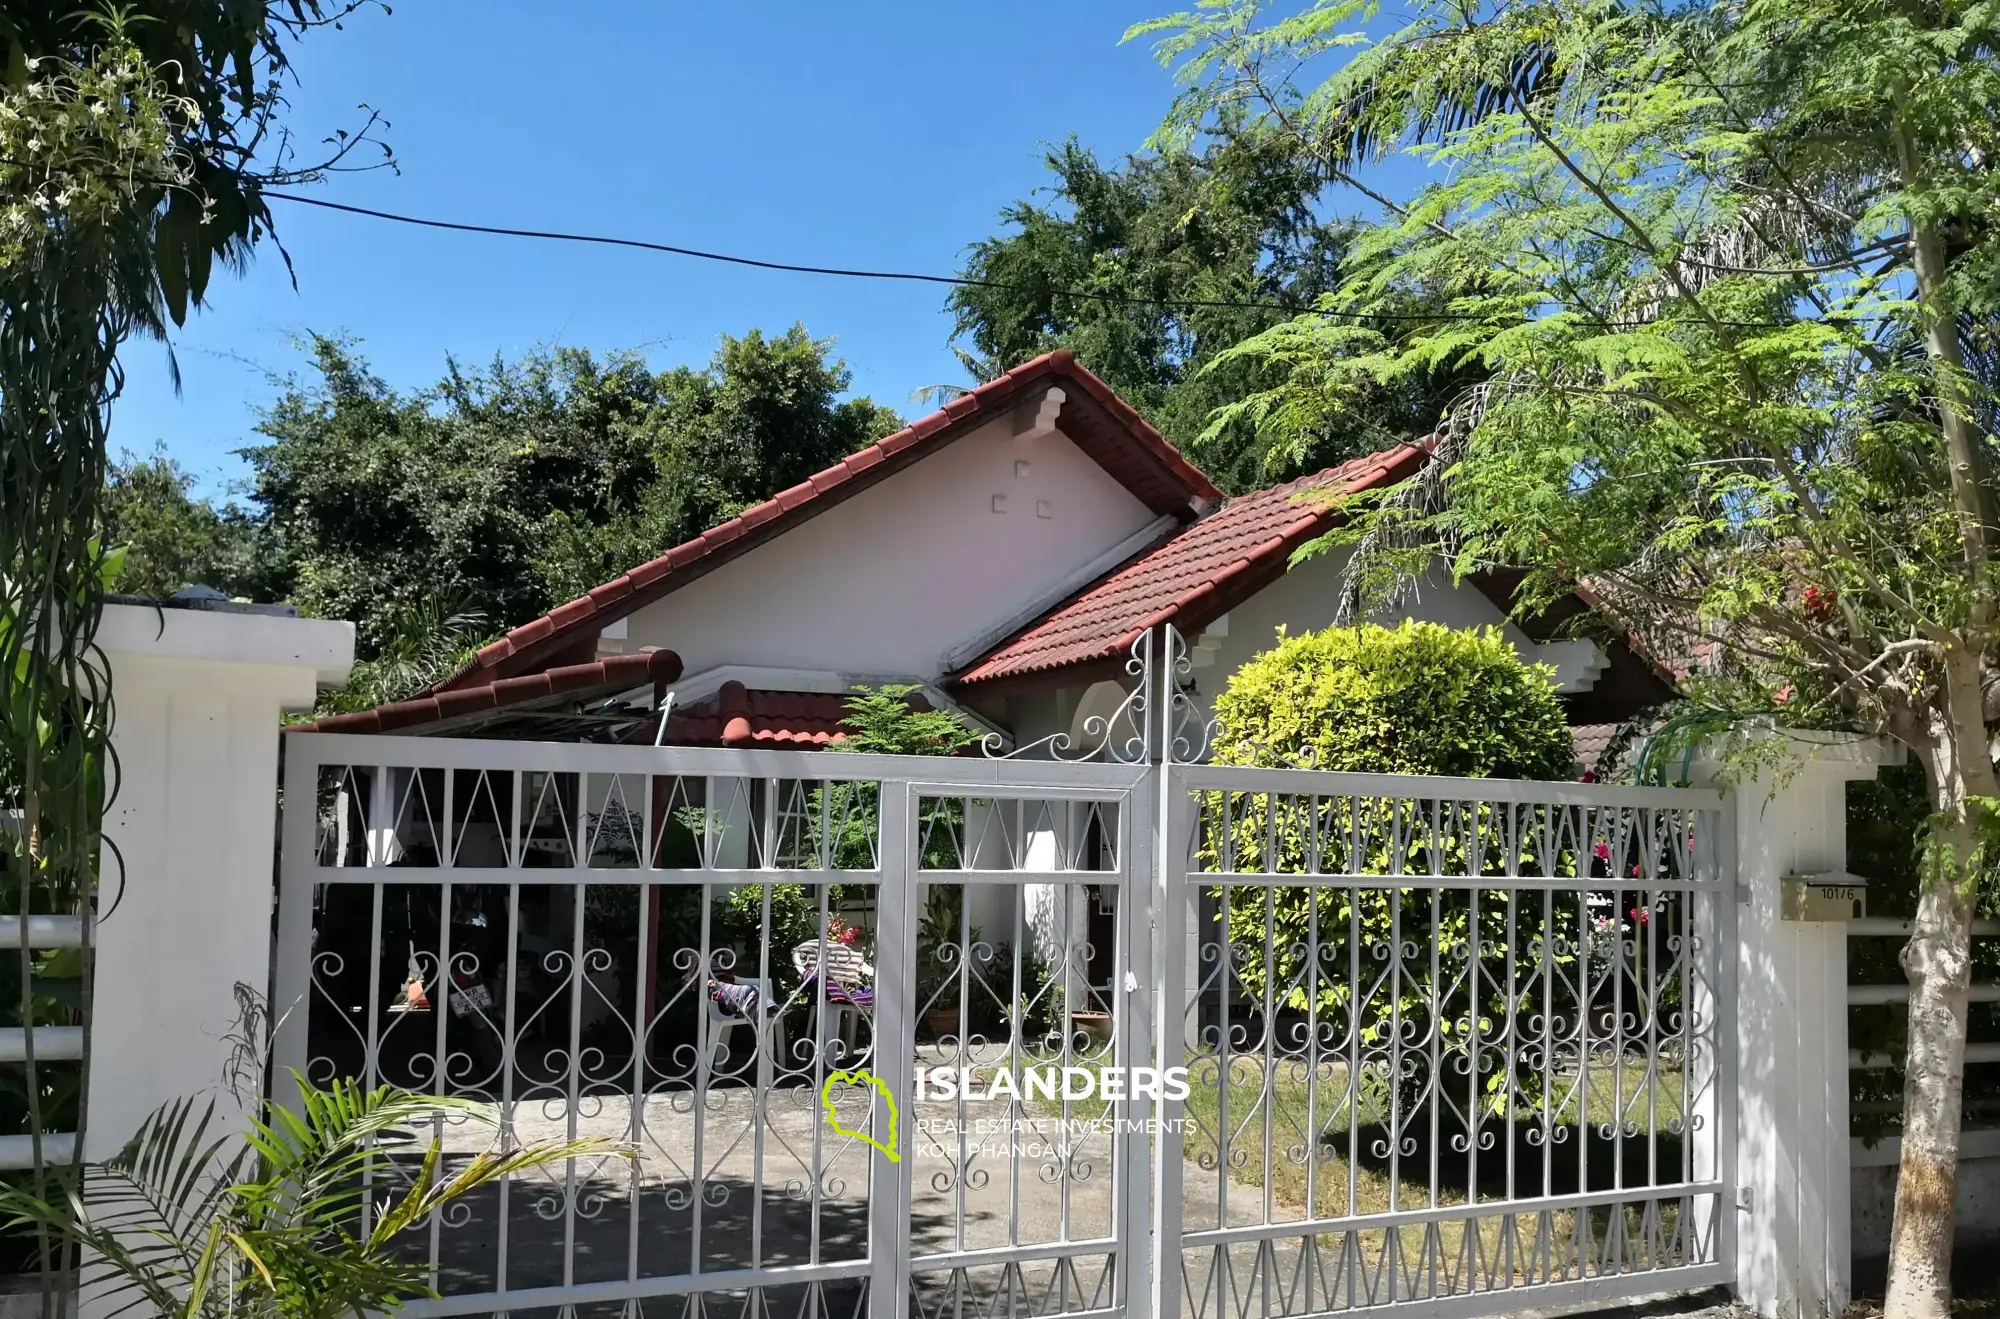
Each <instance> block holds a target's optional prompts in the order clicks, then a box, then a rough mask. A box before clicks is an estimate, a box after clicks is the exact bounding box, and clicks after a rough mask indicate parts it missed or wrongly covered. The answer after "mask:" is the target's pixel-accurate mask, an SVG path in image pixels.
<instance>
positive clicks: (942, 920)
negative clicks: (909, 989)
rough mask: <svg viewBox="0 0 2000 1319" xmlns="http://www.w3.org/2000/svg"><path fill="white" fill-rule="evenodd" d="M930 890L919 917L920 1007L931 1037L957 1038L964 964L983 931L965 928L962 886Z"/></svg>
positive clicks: (961, 1019) (935, 886)
mask: <svg viewBox="0 0 2000 1319" xmlns="http://www.w3.org/2000/svg"><path fill="white" fill-rule="evenodd" d="M929 887H930V891H929V893H928V895H927V896H926V897H925V900H924V906H923V910H922V911H921V912H920V913H919V914H918V916H917V974H916V982H917V1006H918V1008H919V1010H920V1011H922V1013H923V1018H924V1025H925V1027H926V1028H927V1029H929V1031H930V1032H931V1034H933V1035H936V1036H940V1037H943V1036H955V1035H957V1034H959V1032H960V1030H961V1028H962V1027H963V1025H964V1021H965V1014H964V1012H963V1007H964V1004H963V1003H962V1001H961V999H960V991H959V977H960V971H961V969H962V968H961V965H960V963H961V962H962V960H963V959H964V957H965V956H966V955H967V953H968V952H969V950H970V949H971V948H972V946H973V945H975V944H977V943H978V942H979V927H978V926H976V925H975V926H971V927H969V928H968V927H967V926H966V925H965V889H964V887H963V886H962V885H958V884H932V885H930V886H929ZM961 936H962V937H963V943H961V942H960V939H961Z"/></svg>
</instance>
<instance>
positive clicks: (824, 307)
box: [112, 0, 1173, 492]
mask: <svg viewBox="0 0 2000 1319" xmlns="http://www.w3.org/2000/svg"><path fill="white" fill-rule="evenodd" d="M1172 7H1173V6H1172V5H1171V4H1170V3H1167V2H1166V0H1082V2H1079V0H1068V3H1062V2H1060V0H1007V2H1006V3H1004V4H1002V3H992V2H990V0H989V2H988V3H980V4H971V3H965V2H964V0H930V3H913V2H910V0H897V2H896V3H886V2H885V3H862V4H859V5H845V6H838V5H825V4H804V3H794V2H793V0H776V2H772V3H764V4H756V5H752V4H745V3H710V4H704V5H695V4H686V3H661V2H658V0H656V2H655V3H640V2H638V0H617V2H613V0H587V2H586V3H578V4H551V3H548V0H539V2H538V3H527V2H526V0H483V2H481V3H474V2H473V0H403V2H402V3H397V4H396V5H395V12H394V13H393V15H389V16H384V15H382V14H380V13H364V14H361V15H358V16H356V17H355V18H354V19H352V20H350V21H349V23H348V25H347V29H346V30H345V31H341V32H331V31H329V32H321V33H317V34H314V35H313V36H312V37H311V38H310V39H309V40H308V41H307V42H306V43H305V45H304V46H303V47H302V48H301V49H300V51H299V54H298V59H297V65H298V75H299V86H298V88H297V90H296V93H295V95H294V97H293V108H292V111H291V115H290V121H291V123H292V125H293V126H294V128H295V130H296V131H298V132H299V133H300V134H301V136H302V137H305V138H306V139H307V140H316V139H317V138H318V137H319V136H320V135H322V134H324V133H327V132H330V131H331V130H333V129H334V128H336V127H341V126H350V127H351V126H352V125H354V124H355V123H356V122H358V119H359V117H360V116H359V112H357V111H356V110H355V109H354V107H355V106H356V105H357V104H358V103H360V102H363V101H366V102H368V103H369V104H370V105H373V106H375V107H377V108H379V109H380V110H381V111H382V112H383V113H384V114H385V115H387V116H388V118H389V120H390V123H391V127H390V128H389V130H388V131H387V133H386V137H387V138H388V140H389V141H390V143H391V144H392V145H393V147H394V149H395V152H396V156H397V159H398V163H399V165H400V167H401V172H400V174H396V173H391V172H389V171H386V170H383V171H378V172H375V173H368V174H358V175H345V176H341V177H338V178H336V179H334V180H332V181H331V182H329V183H328V184H325V185H323V186H321V187H320V188H318V189H317V195H319V196H323V197H326V198H329V199H331V200H337V201H346V202H351V203H354V204H357V205H363V206H374V207H378V208H382V209H387V210H396V211H403V212H407V213H411V214H416V215H423V216H430V217H436V218H440V219H454V220H468V221H473V222H479V223H489V224H503V225H514V226H520V227H525V228H557V229H570V230H583V231H588V232H599V233H608V234H616V235H620V236H630V237H639V238H648V239H653V240H655V241H662V242H670V243H675V244H681V245H687V246H692V247H701V248H711V249H719V250H724V251H729V252H737V253H743V254H746V255H753V256H761V257H770V258H776V259H779V260H792V261H799V262H806V263H813V264H833V265H849V266H874V267H890V268H897V269H908V270H921V271H935V272H940V273H951V272H953V271H955V270H956V269H957V268H958V265H959V262H960V260H961V254H962V250H963V248H964V247H965V245H966V244H967V243H969V242H972V241H974V240H976V239H978V238H981V237H984V236H986V235H988V234H990V233H992V232H994V230H995V226H996V216H997V213H998V211H999V210H1000V208H1001V207H1002V206H1004V205H1006V204H1007V203H1008V202H1010V201H1013V200H1015V199H1017V198H1019V197H1022V196H1024V195H1026V194H1027V193H1028V192H1029V191H1030V190H1031V189H1033V188H1036V187H1039V186H1041V185H1042V184H1043V183H1044V182H1045V181H1046V175H1045V172H1044V170H1043V169H1042V165H1041V159H1042V152H1043V148H1044V145H1045V144H1048V143H1054V142H1057V141H1060V140H1061V139H1062V138H1064V137H1066V136H1068V135H1070V134H1072V133H1074V134H1075V135H1077V136H1078V137H1079V138H1081V139H1082V140H1083V141H1084V142H1085V143H1087V144H1089V145H1091V146H1093V147H1096V148H1097V149H1098V150H1099V151H1100V152H1102V153H1104V154H1106V155H1107V156H1111V155H1116V154H1119V153H1123V152H1126V151H1132V150H1137V149H1138V148H1139V147H1140V146H1141V144H1142V143H1143V142H1144V140H1145V138H1146V136H1147V134H1148V133H1149V132H1150V131H1151V130H1152V128H1153V127H1154V125H1155V124H1156V123H1157V122H1158V120H1159V117H1160V115H1161V113H1162V112H1163V111H1164V109H1165V108H1166V105H1167V102H1168V100H1169V98H1170V97H1171V95H1172V90H1173V88H1172V83H1171V81H1170V79H1169V78H1168V76H1167V75H1166V73H1165V72H1164V71H1162V70H1161V69H1160V68H1159V66H1158V65H1157V64H1155V63H1154V62H1153V59H1152V56H1151V53H1150V51H1149V50H1148V49H1146V48H1145V47H1144V46H1143V45H1140V44H1136V43H1135V44H1133V45H1126V46H1121V45H1120V44H1119V37H1120V35H1121V34H1122V33H1123V32H1124V30H1125V28H1126V27H1127V25H1128V24H1130V23H1132V22H1133V21H1136V20H1138V19H1142V18H1147V17H1151V16H1153V15H1155V14H1157V13H1160V12H1163V11H1165V10H1167V9H1169V8H1172ZM280 205H282V204H281V203H274V207H277V206H280ZM279 220H280V223H281V225H282V226H283V228H282V236H283V240H284V243H285V246H286V248H287V249H288V250H289V251H290V252H291V255H292V259H293V262H294V264H295V266H296V269H297V279H298V287H297V289H296V290H294V289H293V287H292V283H291V280H290V278H289V277H288V276H287V273H286V270H285V267H284V263H283V262H282V261H281V260H280V259H279V257H278V254H277V252H276V251H275V250H273V249H270V248H266V249H264V250H262V251H261V252H260V253H259V255H258V258H257V260H256V262H255V264H254V266H253V268H252V270H251V272H250V273H249V274H248V275H247V276H245V277H243V278H241V279H238V278H234V277H231V276H227V275H219V276H218V278H217V282H216V283H215V284H214V285H213V286H212V287H211V290H210V292H211V299H212V306H211V307H210V309H208V310H206V311H204V312H202V313H200V314H199V315H197V316H196V317H194V318H192V319H191V321H190V323H189V324H188V326H187V327H186V328H185V329H184V330H183V331H181V332H180V333H179V334H178V335H176V336H175V339H174V344H173V348H174V352H175V354H176V357H177V360H178V361H179V363H180V368H181V372H182V377H183V387H182V391H181V393H180V395H179V396H178V397H177V396H176V395H175V393H174V391H173V388H172V386H171V383H170V380H169V376H168V371H167V359H166V355H165V352H164V350H163V349H162V347H161V346H160V345H158V344H153V343H139V344H134V345H132V346H130V347H129V348H128V349H127V350H126V353H125V366H126V370H127V373H128V379H127V386H126V391H125V395H124V397H123V399H122V400H121V401H120V402H119V404H118V407H117V410H116V413H115V415H114V418H113V429H112V447H113V449H114V450H118V449H128V450H133V451H137V452H145V451H148V450H150V449H151V448H152V447H153V445H154V443H155V441H162V442H164V443H165V445H166V447H167V449H168V450H169V451H170V452H171V453H173V454H174V455H175V456H176V457H178V458H179V459H180V460H181V461H182V462H183V463H184V464H186V465H187V466H188V467H190V468H191V469H193V470H194V471H196V472H197V473H198V474H199V475H200V477H201V479H202V483H203V487H204V488H205V489H206V490H208V491H210V492H219V491H220V490H221V489H222V487H223V486H224V484H225V483H226V482H227V481H229V480H231V479H235V478H238V477H240V476H242V475H243V473H244V470H245V469H244V467H243V465H242V463H241V461H240V460H238V459H236V458H234V457H232V456H231V453H230V451H231V450H233V449H236V448H239V447H241V446H242V445H244V444H246V443H249V442H251V441H252V440H253V439H254V438H255V437H254V436H253V435H252V433H251V430H250V428H251V426H252V425H253V424H254V420H255V418H254V411H255V408H256V407H257V406H258V405H259V404H261V403H264V402H267V401H268V400H269V399H270V398H271V397H272V396H273V392H274V391H273V387H272V384H271V383H270V378H269V377H270V375H271V374H273V373H276V374H280V375H282V374H284V373H287V372H290V371H295V370H297V369H299V368H300V366H301V365H302V359H301V357H300V355H299V353H298V351H297V349H296V347H295V340H296V338H297V336H298V335H300V334H301V333H303V332H305V331H308V330H311V331H315V332H320V333H339V334H347V335H352V336H355V337H358V338H359V339H360V340H361V341H362V351H363V353H364V354H365V355H366V356H367V357H368V358H369V360H370V362H371V364H372V365H373V367H374V369H375V371H376V372H377V374H379V375H381V376H382V377H384V378H385V379H387V380H388V381H389V382H390V383H392V384H394V385H397V386H400V387H406V388H415V387H420V386H423V385H426V384H428V383H430V382H432V381H434V380H435V379H437V377H438V376H439V374H440V373H441V371H442V368H443V366H444V360H445V356H446V354H448V353H449V354H455V355H457V356H458V357H460V358H461V359H465V360H470V361H475V362H484V361H486V360H488V359H490V358H491V357H492V355H493V354H494V353H495V352H496V351H497V352H501V353H505V354H507V355H509V356H513V355H517V354H519V353H521V352H522V351H524V350H526V349H528V348H531V347H533V346H535V345H537V344H545V343H550V342H557V341H560V342H563V343H569V344H576V345H579V346H583V347H588V348H592V349H600V350H608V349H617V348H633V347H638V348H643V349H644V351H646V352H647V354H648V355H649V356H650V357H651V358H652V359H653V361H654V362H655V364H656V365H662V366H664V365H672V364H674V363H679V362H702V361H706V360H707V358H708V357H709V355H710V354H711V353H712V351H713V350H714V348H715V345H716V341H717V336H718V335H721V334H724V333H741V332H743V331H745V330H748V329H750V328H752V327H762V328H766V329H772V330H782V329H784V328H785V327H787V326H789V325H791V324H792V323H793V322H794V321H803V322H804V323H805V324H806V326H807V327H808V328H809V329H810V330H811V331H812V332H813V333H814V334H815V335H821V336H829V335H830V336H835V337H837V339H838V341H839V352H840V353H841V354H842V355H843V356H845V357H846V359H847V361H848V364H849V366H850V367H851V368H852V370H853V372H854V380H855V387H856V389H857V390H858V391H861V392H866V393H869V394H872V395H874V396H875V398H876V399H878V400H879V401H882V402H885V403H888V404H890V405H891V406H894V407H897V408H899V409H901V410H903V411H905V412H906V413H908V412H911V411H913V410H914V409H913V407H912V405H911V404H910V403H909V401H908V397H907V396H908V394H909V392H910V390H912V389H913V388H915V387H917V386H920V385H924V384H929V383H933V382H936V381H939V380H954V381H955V380H959V379H961V378H962V374H961V372H960V371H959V369H958V367H957V364H956V362H955V361H954V359H953V358H952V356H951V354H950V353H949V351H948V349H947V347H946V343H947V338H948V335H949V331H950V318H949V317H948V316H946V315H945V313H944V312H943V310H942V305H943V296H942V294H943V290H941V289H939V288H937V287H934V286H933V287H926V286H908V285H899V284H882V283H873V282H863V281H857V280H842V279H829V278H822V277H813V276H804V275H785V274H775V273H765V272H759V271H751V270H744V269H741V268H734V267H728V266H720V265H714V264H710V263H704V262H696V261H690V260H685V259H680V258H674V257H667V256H659V255H652V254H646V253H639V252H632V251H616V250H604V249H591V248H585V247H577V246H571V245H558V244H552V243H537V242H529V241H524V240H519V239H506V238H489V237H481V236H473V235H464V234H448V233H433V232H427V231H423V230H417V229H413V228H410V227H408V226H398V225H391V224H387V223H384V222H381V221H376V220H369V219H364V218H360V217H354V216H344V215H338V214H334V213H328V212H322V211H317V210H311V209H308V208H303V207H295V206H294V207H284V208H283V209H282V210H281V211H280V212H279Z"/></svg>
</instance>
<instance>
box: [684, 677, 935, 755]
mask: <svg viewBox="0 0 2000 1319" xmlns="http://www.w3.org/2000/svg"><path fill="white" fill-rule="evenodd" d="M846 706H847V698H846V697H845V696H842V695H841V694H839V693H838V692H773V691H754V690H750V689H747V688H745V687H744V685H743V684H742V683H740V682H725V683H723V684H722V690H721V691H719V692H717V693H716V694H715V696H714V697H712V698H711V699H709V700H707V701H703V702H700V703H698V704H696V705H694V706H692V707H690V708H689V709H687V710H676V711H674V713H673V714H672V715H671V716H670V717H669V718H668V719H667V736H666V739H665V740H666V742H667V743H668V744H669V745H672V746H710V747H713V746H725V747H742V746H759V747H823V746H825V745H827V744H828V743H829V742H839V741H844V740H845V738H846V734H845V733H843V732H841V729H840V723H841V720H842V718H843V717H844V715H845V711H846ZM926 708H928V707H926Z"/></svg>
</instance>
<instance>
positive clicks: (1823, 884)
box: [1778, 870, 1868, 921]
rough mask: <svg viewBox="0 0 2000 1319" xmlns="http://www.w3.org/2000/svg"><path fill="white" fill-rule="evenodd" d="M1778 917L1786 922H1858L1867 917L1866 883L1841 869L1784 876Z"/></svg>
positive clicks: (1781, 881)
mask: <svg viewBox="0 0 2000 1319" xmlns="http://www.w3.org/2000/svg"><path fill="white" fill-rule="evenodd" d="M1779 884H1780V888H1779V898H1780V905H1779V908H1778V914H1779V915H1780V916H1782V917H1784V919H1786V920H1788V921H1858V920H1860V919H1861V918H1862V917H1864V916H1866V915H1867V914H1868V881H1867V880H1865V879H1863V878H1862V877H1861V876H1859V875H1850V874H1848V873H1847V872H1846V871H1845V870H1833V871H1828V872H1827V873H1825V874H1821V875H1786V876H1785V877H1784V879H1782V880H1780V881H1779Z"/></svg>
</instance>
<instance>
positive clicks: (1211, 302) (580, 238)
mask: <svg viewBox="0 0 2000 1319" xmlns="http://www.w3.org/2000/svg"><path fill="white" fill-rule="evenodd" d="M263 195H264V196H266V197H270V198H274V199H276V200H278V201H287V202H297V203H298V204H299V205H301V206H319V207H323V208H325V209H326V210H329V211H345V212H347V213H348V214H350V215H365V216H369V217H370V218H372V219H376V220H393V221H395V222H396V223H397V224H413V225H417V226H419V227H421V228H425V229H449V230H453V231H455V232H458V233H467V234H494V235H497V236H499V237H502V238H539V239H545V240H549V241H554V242H563V243H594V244H597V245H598V246H601V247H631V248H637V249H639V250H640V251H643V252H664V253H666V254H667V255H669V256H685V257H693V258H695V259H696V260H700V261H721V262H725V263H727V264H729V265H732V266H750V267H753V268H754V269H757V270H778V271H784V272H787V273H790V274H797V275H834V276H838V277H840V278H843V279H888V280H901V281H903V282H905V283H911V284H945V285H949V286H952V287H955V288H980V289H999V290H1002V291H1003V292H1010V293H1035V294H1042V295H1045V296H1049V297H1064V298H1087V299H1090V300H1092V301H1096V302H1111V303H1118V304H1120V305H1123V306H1137V307H1203V308H1220V309H1227V310H1236V311H1275V312H1281V313H1283V314H1284V315H1287V316H1303V315H1307V314H1317V315H1321V316H1348V317H1352V318H1355V319H1357V320H1366V321H1412V322H1417V323H1423V322H1428V321H1441V320H1443V321H1454V320H1456V321H1481V320H1486V319H1487V318H1486V317H1484V316H1466V315H1456V314H1453V313H1449V312H1440V313H1437V314H1434V315H1424V314H1415V313H1412V314H1407V315H1406V314H1399V313H1395V312H1369V311H1325V310H1318V309H1315V308H1312V307H1300V306H1296V305H1287V304H1285V303H1282V302H1239V301H1233V300H1230V299H1226V298H1142V297H1133V296H1131V295H1129V294H1123V293H1097V292H1091V291H1088V290H1084V289H1050V288H1040V287H1035V286H1031V285H1027V284H1013V283H1009V282H1007V281H1005V280H998V279H974V278H972V277H970V276H967V275H927V274H920V273H917V272H914V271H907V270H850V269H847V268H845V267H841V266H806V265H798V264H795V263H793V262H790V261H765V260H761V259H759V258H757V257H747V256H733V255H731V254H729V253H727V252H705V251H703V250H701V249H700V248H695V247H678V246H676V245H674V244H672V243H654V242H649V241H647V240H645V239H641V238H612V237H609V236H607V235H604V234H573V233H565V232H562V231H560V230H553V229H513V228H509V227H507V226H504V225H492V224H464V223H461V222H459V221H456V220H429V219H425V218H423V217H422V216H416V215H399V214H397V213H396V212H394V211H378V210H374V209H372V208H370V207H367V206H349V205H347V204H345V203H343V202H330V201H327V200H325V199H323V198H320V197H301V196H298V195H296V194H294V193H289V192H266V193H264V194H263Z"/></svg>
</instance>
